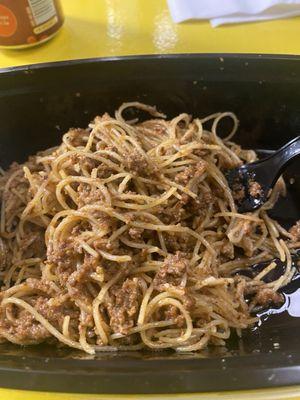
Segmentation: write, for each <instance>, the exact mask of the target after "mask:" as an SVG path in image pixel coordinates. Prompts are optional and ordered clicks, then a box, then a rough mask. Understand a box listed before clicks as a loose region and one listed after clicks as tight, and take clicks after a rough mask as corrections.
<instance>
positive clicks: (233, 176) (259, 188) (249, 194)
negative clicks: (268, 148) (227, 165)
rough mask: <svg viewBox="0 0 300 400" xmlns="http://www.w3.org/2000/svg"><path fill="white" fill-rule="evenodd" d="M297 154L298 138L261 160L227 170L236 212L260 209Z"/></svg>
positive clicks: (299, 151)
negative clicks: (236, 208)
mask: <svg viewBox="0 0 300 400" xmlns="http://www.w3.org/2000/svg"><path fill="white" fill-rule="evenodd" d="M299 154H300V136H298V137H296V138H295V139H293V140H291V141H290V142H289V143H287V144H286V145H285V146H283V147H281V148H280V149H279V150H277V151H275V152H274V153H273V154H272V155H270V156H268V157H266V158H264V159H262V160H259V161H255V162H253V163H250V164H245V165H243V166H241V167H238V168H234V169H231V170H229V171H228V172H227V173H226V178H227V181H228V184H229V187H230V188H231V190H232V191H233V194H234V198H235V202H236V205H237V207H238V211H239V212H240V213H244V212H249V211H253V210H255V209H257V208H259V207H261V206H262V205H263V204H264V203H265V202H266V201H267V199H268V197H269V194H270V192H271V190H272V188H273V186H274V185H275V183H276V182H277V180H278V178H279V177H280V175H281V174H282V173H283V171H284V170H285V168H286V167H287V165H288V164H289V163H290V162H291V161H292V160H293V159H294V158H295V157H297V156H298V155H299ZM237 193H239V196H237Z"/></svg>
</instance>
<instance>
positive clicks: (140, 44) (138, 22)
mask: <svg viewBox="0 0 300 400" xmlns="http://www.w3.org/2000/svg"><path fill="white" fill-rule="evenodd" d="M62 3H63V7H64V11H65V15H66V22H65V25H64V27H63V29H62V31H61V32H60V33H59V34H58V35H57V36H56V37H55V38H54V39H53V40H52V41H51V42H49V43H47V44H45V45H43V46H40V47H36V48H32V49H29V50H28V49H27V50H6V51H2V52H1V51H0V68H1V67H8V66H12V65H21V64H32V63H37V62H44V61H57V60H66V59H74V58H88V57H99V56H116V55H128V54H149V53H189V52H194V53H195V52H243V53H285V54H299V53H300V17H297V18H291V19H286V20H278V21H269V22H260V23H251V24H241V25H231V26H224V27H219V28H211V26H210V24H209V23H208V22H206V21H201V22H199V21H192V22H185V23H182V24H177V25H176V24H174V23H173V22H172V20H171V18H170V14H169V11H168V7H167V4H166V0H62Z"/></svg>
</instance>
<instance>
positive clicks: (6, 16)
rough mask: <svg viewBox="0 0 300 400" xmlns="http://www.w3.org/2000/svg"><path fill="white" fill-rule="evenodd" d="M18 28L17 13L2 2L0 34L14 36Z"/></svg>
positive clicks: (0, 6)
mask: <svg viewBox="0 0 300 400" xmlns="http://www.w3.org/2000/svg"><path fill="white" fill-rule="evenodd" d="M16 29H17V19H16V16H15V14H14V13H13V12H12V11H11V10H10V9H9V8H8V7H5V6H3V5H1V4H0V36H4V37H9V36H12V35H13V34H14V33H15V32H16Z"/></svg>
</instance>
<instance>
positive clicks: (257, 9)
mask: <svg viewBox="0 0 300 400" xmlns="http://www.w3.org/2000/svg"><path fill="white" fill-rule="evenodd" d="M168 4H169V8H170V12H171V16H172V18H173V20H174V22H182V21H186V20H188V19H208V20H210V23H211V25H212V26H214V27H215V26H219V25H222V24H232V23H239V22H251V21H263V20H270V19H278V18H289V17H293V16H296V15H300V0H281V1H280V0H168Z"/></svg>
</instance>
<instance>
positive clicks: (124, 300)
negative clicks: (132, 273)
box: [107, 278, 142, 334]
mask: <svg viewBox="0 0 300 400" xmlns="http://www.w3.org/2000/svg"><path fill="white" fill-rule="evenodd" d="M109 294H110V297H109V300H108V302H107V312H108V315H109V318H110V326H111V328H112V330H113V331H114V332H117V333H122V334H127V333H128V331H129V330H130V328H132V327H133V326H134V325H135V323H136V318H137V314H138V310H139V301H140V298H141V294H142V292H141V288H140V286H139V281H138V278H133V279H129V278H127V279H126V280H125V282H124V283H123V284H122V286H119V285H116V286H114V287H112V288H111V290H110V291H109Z"/></svg>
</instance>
